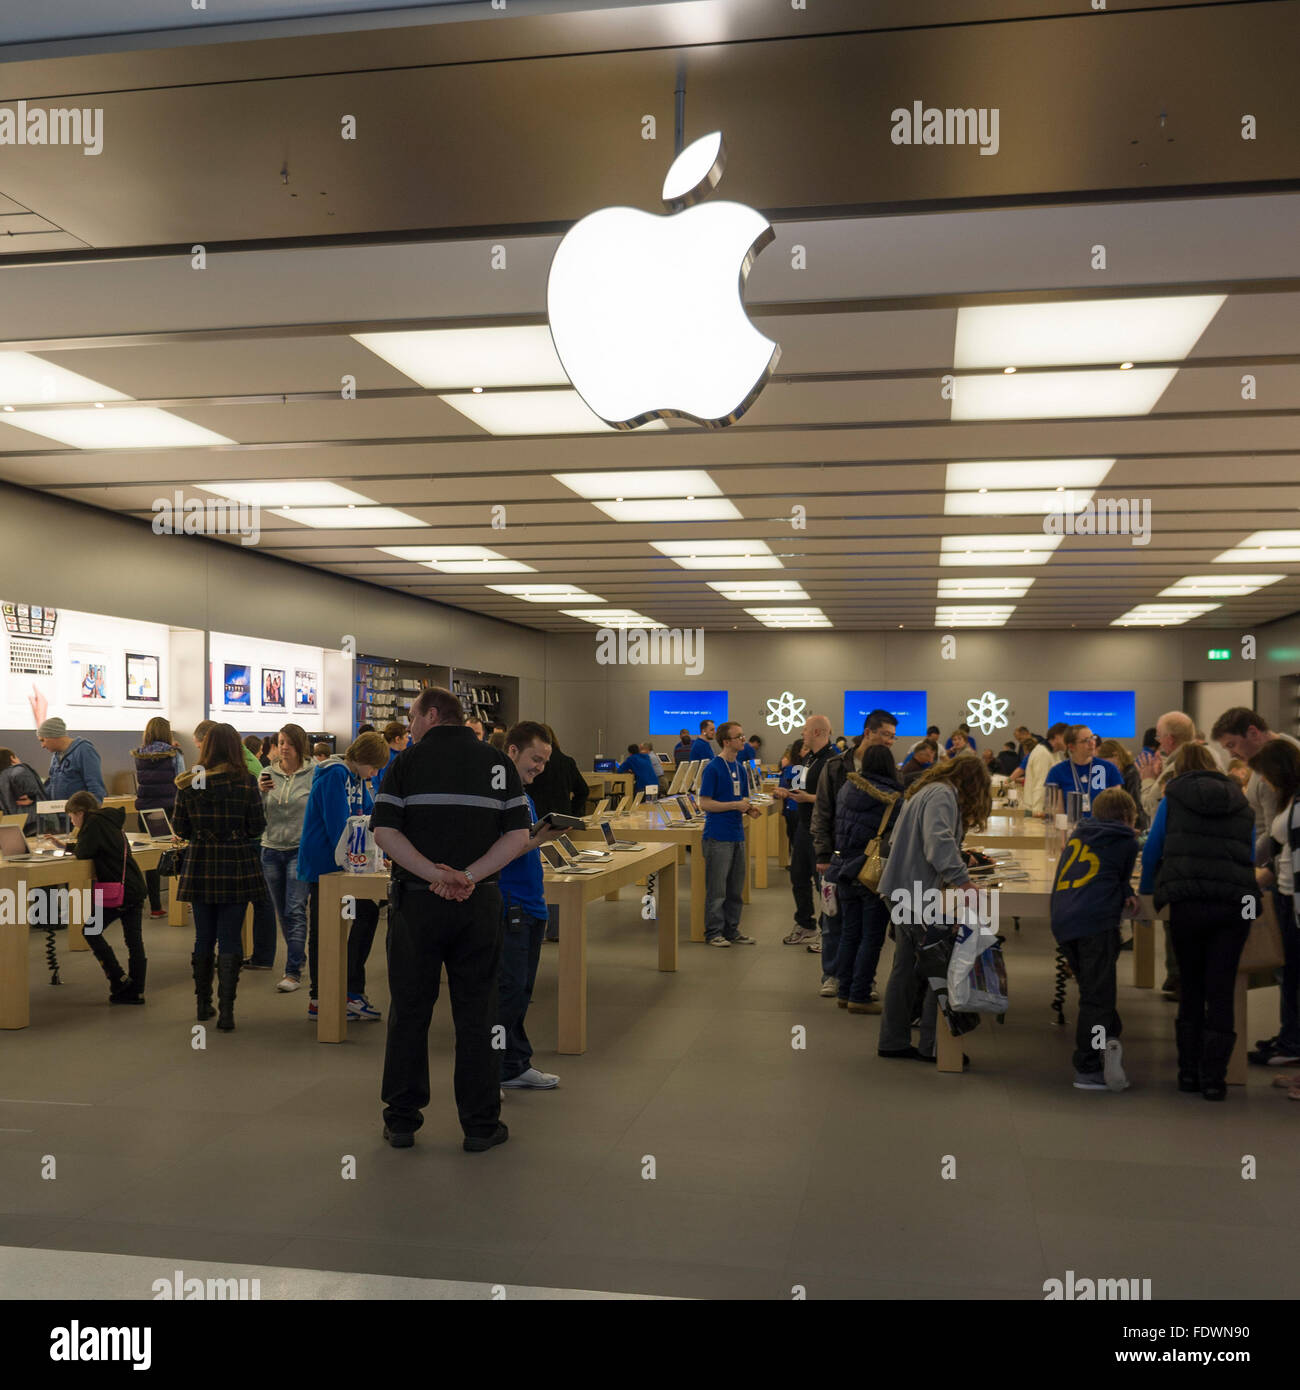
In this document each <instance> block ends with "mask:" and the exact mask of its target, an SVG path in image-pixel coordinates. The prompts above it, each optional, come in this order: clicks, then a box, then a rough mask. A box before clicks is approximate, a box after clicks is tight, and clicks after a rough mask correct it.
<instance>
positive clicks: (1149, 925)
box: [1133, 920, 1156, 989]
mask: <svg viewBox="0 0 1300 1390" xmlns="http://www.w3.org/2000/svg"><path fill="white" fill-rule="evenodd" d="M1133 984H1134V987H1135V988H1137V989H1154V988H1155V986H1156V924H1155V923H1154V922H1152V921H1149V920H1148V921H1139V920H1135V921H1134V923H1133Z"/></svg>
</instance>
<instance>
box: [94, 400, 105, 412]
mask: <svg viewBox="0 0 1300 1390" xmlns="http://www.w3.org/2000/svg"><path fill="white" fill-rule="evenodd" d="M103 408H104V402H103V401H96V402H95V409H96V410H103Z"/></svg>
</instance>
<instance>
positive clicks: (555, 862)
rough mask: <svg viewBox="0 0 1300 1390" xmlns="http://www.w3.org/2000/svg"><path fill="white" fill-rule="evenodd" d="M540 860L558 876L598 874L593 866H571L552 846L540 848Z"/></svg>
mask: <svg viewBox="0 0 1300 1390" xmlns="http://www.w3.org/2000/svg"><path fill="white" fill-rule="evenodd" d="M541 854H542V858H543V859H545V860H546V862H547V863H548V864H549V865H550V866H551V868H553V869H554V870H555V871H556V873H559V874H598V873H600V869H599V868H597V867H596V865H595V864H572V863H570V862H569V861H568V860H567V859H565V857H564V856H563V855H562V854H561V853H560V851H559V849H558V848H557V847H556V846H555V845H554V844H549V845H543V846H542V847H541Z"/></svg>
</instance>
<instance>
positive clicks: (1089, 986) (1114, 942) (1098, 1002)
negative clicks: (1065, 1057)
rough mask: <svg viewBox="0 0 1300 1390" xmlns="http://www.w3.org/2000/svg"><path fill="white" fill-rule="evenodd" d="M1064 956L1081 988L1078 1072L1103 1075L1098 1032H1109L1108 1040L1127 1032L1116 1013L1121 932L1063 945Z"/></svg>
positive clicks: (1076, 1039)
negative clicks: (1097, 1040) (1116, 968)
mask: <svg viewBox="0 0 1300 1390" xmlns="http://www.w3.org/2000/svg"><path fill="white" fill-rule="evenodd" d="M1061 954H1062V955H1064V957H1065V958H1066V960H1068V961H1069V962H1070V969H1071V970H1073V971H1074V978H1075V981H1076V983H1077V984H1078V986H1079V1022H1078V1026H1077V1027H1076V1028H1075V1030H1074V1069H1075V1071H1077V1072H1083V1073H1089V1072H1098V1071H1101V1070H1102V1068H1103V1066H1104V1065H1105V1061H1106V1053H1105V1051H1104V1043H1103V1047H1102V1048H1098V1047H1094V1046H1093V1042H1094V1031H1093V1030H1094V1029H1096V1028H1097V1027H1098V1026H1100V1027H1101V1028H1103V1029H1105V1039H1106V1040H1109V1039H1110V1038H1118V1037H1119V1035H1120V1033H1121V1032H1122V1031H1123V1028H1122V1025H1121V1023H1120V1017H1119V1014H1118V1013H1117V1012H1116V1010H1115V999H1116V994H1117V987H1116V983H1115V965H1116V962H1117V961H1118V960H1119V928H1118V927H1115V928H1114V929H1113V930H1111V931H1107V932H1101V933H1100V934H1099V935H1097V936H1083V937H1079V938H1078V939H1077V940H1075V941H1063V942H1061Z"/></svg>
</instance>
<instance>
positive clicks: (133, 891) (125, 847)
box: [65, 792, 149, 1004]
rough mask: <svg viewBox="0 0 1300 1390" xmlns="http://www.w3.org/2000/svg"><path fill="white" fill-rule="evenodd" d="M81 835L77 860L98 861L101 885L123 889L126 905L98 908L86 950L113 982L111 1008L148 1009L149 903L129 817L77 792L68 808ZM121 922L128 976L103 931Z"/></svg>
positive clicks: (90, 794)
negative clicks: (145, 910) (144, 917)
mask: <svg viewBox="0 0 1300 1390" xmlns="http://www.w3.org/2000/svg"><path fill="white" fill-rule="evenodd" d="M65 809H66V810H67V813H68V818H69V820H71V822H72V824H73V827H74V828H75V829H76V832H77V843H76V850H75V853H76V856H77V858H78V859H90V860H93V861H94V866H95V867H94V881H95V882H96V883H104V884H117V883H120V884H121V885H122V903H121V906H119V907H107V906H105V904H104V903H103V902H102V901H101V902H99V903H97V904H96V918H95V922H94V924H93V926H92V925H87V926H85V928H84V931H85V937H86V945H87V946H89V947H90V949H91V950H92V951H93V952H94V954H95V959H96V960H97V961H98V962H99V964H100V968H101V969H102V970H103V972H104V974H105V975H106V976H107V977H108V1002H109V1003H110V1004H143V1003H144V980H145V971H146V968H147V967H148V964H149V962H148V959H147V957H146V956H145V953H144V933H143V932H142V931H141V930H140V907H141V905H142V904H143V902H144V895H145V886H144V875H143V874H142V873H141V872H140V866H139V865H138V864H137V863H136V862H135V859H134V857H133V856H132V854H131V847H130V845H129V844H128V843H127V839H126V833H125V831H124V830H123V828H122V827H123V826H124V824H125V823H126V812H125V811H123V809H122V808H121V807H120V806H101V805H100V803H99V799H98V797H96V796H95V795H94V793H93V792H73V793H72V795H71V796H70V797H69V798H68V801H67V806H66V807H65ZM115 921H116V922H121V924H122V940H123V941H124V942H125V943H126V952H127V973H126V974H125V975H124V974H123V973H122V967H121V965H119V964H118V960H117V957H116V956H115V955H114V954H113V948H112V947H111V946H110V945H109V944H108V942H107V941H105V940H104V928H105V927H106V926H108V924H109V923H110V922H115Z"/></svg>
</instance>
